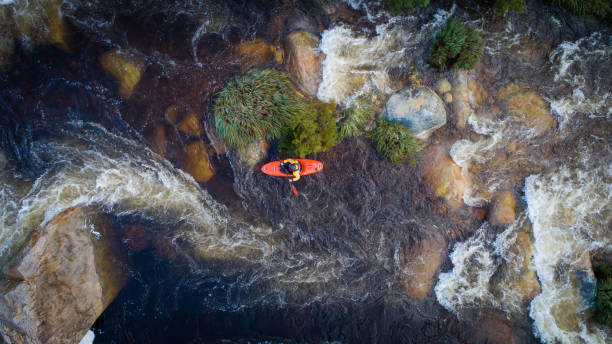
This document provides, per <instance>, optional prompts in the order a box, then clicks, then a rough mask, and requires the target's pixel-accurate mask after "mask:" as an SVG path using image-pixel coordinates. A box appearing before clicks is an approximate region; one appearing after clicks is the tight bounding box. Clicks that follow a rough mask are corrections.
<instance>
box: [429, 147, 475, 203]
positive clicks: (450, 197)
mask: <svg viewBox="0 0 612 344" xmlns="http://www.w3.org/2000/svg"><path fill="white" fill-rule="evenodd" d="M421 161H422V162H423V164H422V165H421V166H422V167H421V172H422V173H423V178H424V180H425V182H426V184H427V185H428V186H429V187H430V188H431V189H432V190H433V192H434V194H435V195H436V196H438V197H442V198H444V199H445V200H446V203H447V204H448V205H449V206H451V208H454V209H458V208H459V207H461V205H463V193H464V191H465V188H466V186H467V181H466V179H465V178H464V177H463V174H462V173H461V167H459V165H457V164H455V162H454V161H453V160H452V159H451V157H450V156H449V155H448V152H447V151H446V149H444V147H442V146H429V147H427V148H426V149H425V151H424V152H423V154H422V158H421Z"/></svg>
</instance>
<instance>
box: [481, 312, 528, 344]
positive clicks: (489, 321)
mask: <svg viewBox="0 0 612 344" xmlns="http://www.w3.org/2000/svg"><path fill="white" fill-rule="evenodd" d="M472 331H473V334H472V335H471V336H470V337H471V339H472V340H474V342H475V343H491V344H514V343H517V339H516V337H515V331H514V330H513V328H512V326H510V324H508V320H507V319H506V318H505V317H503V316H502V315H500V314H497V313H492V312H491V314H483V316H481V317H479V318H478V319H477V321H476V323H475V326H474V329H473V330H472Z"/></svg>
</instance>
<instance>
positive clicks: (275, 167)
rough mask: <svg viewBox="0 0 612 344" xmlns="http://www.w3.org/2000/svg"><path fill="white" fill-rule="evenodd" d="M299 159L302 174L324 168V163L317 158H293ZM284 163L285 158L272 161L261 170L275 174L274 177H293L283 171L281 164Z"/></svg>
mask: <svg viewBox="0 0 612 344" xmlns="http://www.w3.org/2000/svg"><path fill="white" fill-rule="evenodd" d="M293 160H297V161H298V162H299V163H300V165H301V167H302V168H301V170H300V175H302V176H306V175H309V174H313V173H317V172H320V171H322V170H323V163H322V162H320V161H316V160H311V159H293ZM282 163H283V160H278V161H272V162H269V163H267V164H265V165H263V166H262V167H261V172H263V173H265V174H267V175H270V176H274V177H286V178H289V177H291V178H293V175H291V174H287V173H284V172H281V170H280V165H281V164H282Z"/></svg>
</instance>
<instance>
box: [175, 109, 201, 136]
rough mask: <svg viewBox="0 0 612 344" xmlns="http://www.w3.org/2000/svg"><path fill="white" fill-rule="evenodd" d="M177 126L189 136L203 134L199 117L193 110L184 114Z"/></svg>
mask: <svg viewBox="0 0 612 344" xmlns="http://www.w3.org/2000/svg"><path fill="white" fill-rule="evenodd" d="M178 128H179V130H180V131H182V132H184V133H185V134H187V135H189V136H194V137H198V136H200V135H202V134H203V130H202V124H200V117H199V116H198V115H196V114H195V113H193V112H190V113H188V114H187V115H185V118H183V120H182V121H181V123H179V125H178Z"/></svg>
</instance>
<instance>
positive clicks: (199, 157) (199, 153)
mask: <svg viewBox="0 0 612 344" xmlns="http://www.w3.org/2000/svg"><path fill="white" fill-rule="evenodd" d="M182 165H183V169H184V170H185V172H187V173H189V174H191V176H192V177H193V179H195V180H196V181H198V182H202V183H205V182H207V181H208V180H209V179H210V178H212V176H214V175H215V172H214V170H213V169H212V167H211V166H210V163H209V161H208V152H207V150H206V145H204V142H203V141H201V140H200V141H195V142H192V143H190V144H188V145H186V146H185V147H184V150H183V161H182Z"/></svg>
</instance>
